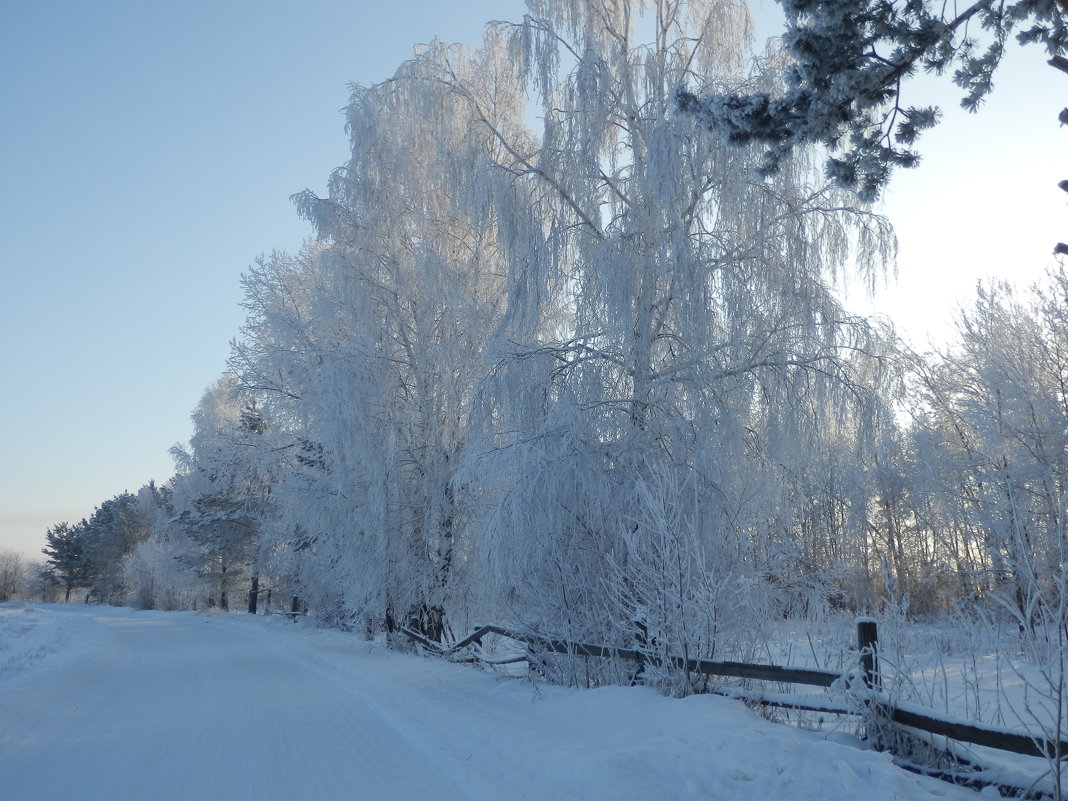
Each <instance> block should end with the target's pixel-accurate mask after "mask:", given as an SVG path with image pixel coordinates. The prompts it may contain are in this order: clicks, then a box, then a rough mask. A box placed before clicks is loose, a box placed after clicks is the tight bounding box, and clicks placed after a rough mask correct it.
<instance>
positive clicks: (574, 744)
mask: <svg viewBox="0 0 1068 801" xmlns="http://www.w3.org/2000/svg"><path fill="white" fill-rule="evenodd" d="M988 792H989V791H988ZM0 798H2V799H3V800H4V801H60V799H77V800H78V801H152V799H159V801H172V800H173V801H179V800H183V801H184V800H185V799H189V801H246V800H247V801H333V800H334V799H338V800H341V799H346V800H350V801H355V800H357V799H368V800H369V801H370V800H371V799H374V800H375V801H378V800H380V799H381V800H382V801H385V800H388V799H420V800H421V801H422V800H426V801H433V800H436V799H441V801H448V800H449V799H475V800H476V801H482V800H483V799H484V800H485V801H490V800H491V799H492V801H505V800H506V799H508V800H510V799H539V800H540V799H613V800H615V799H642V801H656V800H657V799H702V798H703V799H739V800H742V799H744V801H753V800H754V799H791V801H805V800H806V799H814V800H815V799H819V800H820V801H824V800H825V801H837V800H838V799H841V801H845V800H846V799H849V801H855V799H857V798H864V799H865V801H877V800H878V799H901V801H904V800H905V799H932V798H951V799H973V801H974V799H976V798H977V794H976V793H973V792H971V791H967V790H963V789H960V788H956V787H951V786H948V785H945V784H942V783H939V782H936V781H934V780H929V779H923V778H920V777H916V776H912V775H910V774H907V773H904V772H902V771H900V770H898V769H897V768H895V767H894V766H893V765H891V763H890V761H889V758H888V757H887V756H886V755H884V754H876V753H873V752H869V751H864V750H861V749H859V748H858V747H856V746H855V745H854V744H851V743H850V738H848V737H846V736H844V735H842V734H839V735H831V736H830V737H828V736H826V735H818V734H811V733H808V732H801V731H797V730H794V729H791V728H788V727H784V726H777V725H775V724H772V723H768V722H766V721H763V720H761V719H760V718H759V717H757V716H756V715H755V714H753V713H752V712H749V711H748V710H746V709H745V708H743V707H742V706H740V705H739V704H737V703H733V702H730V701H727V700H725V699H722V698H716V697H710V696H701V697H693V698H687V699H683V700H673V699H668V698H663V697H661V696H659V695H657V694H656V693H655V692H653V691H651V690H649V689H644V688H603V689H599V690H593V691H579V690H569V689H565V688H559V687H548V686H539V687H535V686H533V685H531V684H530V683H529V682H527V681H523V680H515V679H502V678H496V677H494V676H493V675H492V674H487V673H481V672H478V671H475V670H472V669H470V668H465V667H462V666H458V665H449V664H443V663H441V662H437V661H432V660H427V659H421V658H417V657H412V656H406V655H403V654H397V653H392V652H390V651H387V650H386V649H385V648H383V647H382V646H381V645H375V646H372V645H371V644H369V643H366V642H363V641H361V640H360V639H359V638H358V637H356V636H353V635H351V634H344V633H341V632H333V631H316V630H312V629H307V628H303V627H301V626H296V625H292V624H289V623H287V622H285V621H284V620H282V619H280V618H251V617H249V616H243V615H198V614H193V613H161V612H140V611H134V610H130V609H112V608H107V607H86V606H73V605H72V606H64V605H49V606H32V605H19V604H0Z"/></svg>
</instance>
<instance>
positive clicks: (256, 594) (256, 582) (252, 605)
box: [248, 576, 260, 615]
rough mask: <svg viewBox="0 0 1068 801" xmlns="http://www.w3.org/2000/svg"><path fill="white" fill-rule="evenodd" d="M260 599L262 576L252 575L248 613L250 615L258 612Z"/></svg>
mask: <svg viewBox="0 0 1068 801" xmlns="http://www.w3.org/2000/svg"><path fill="white" fill-rule="evenodd" d="M259 599H260V577H259V576H253V577H252V586H251V587H249V591H248V613H249V614H250V615H254V614H256V606H257V604H258V603H259Z"/></svg>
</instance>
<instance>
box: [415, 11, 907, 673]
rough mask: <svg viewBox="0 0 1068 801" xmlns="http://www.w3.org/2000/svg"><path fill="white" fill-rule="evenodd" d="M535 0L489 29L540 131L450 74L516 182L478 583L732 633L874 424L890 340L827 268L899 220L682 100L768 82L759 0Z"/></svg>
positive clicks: (528, 605)
mask: <svg viewBox="0 0 1068 801" xmlns="http://www.w3.org/2000/svg"><path fill="white" fill-rule="evenodd" d="M529 6H530V11H531V13H530V15H529V16H528V17H527V18H526V20H525V21H524V22H523V23H521V24H515V25H498V26H495V27H494V28H493V29H492V30H491V31H490V33H489V35H488V37H487V43H486V47H488V48H494V49H499V50H500V51H501V52H503V53H505V54H507V55H504V56H500V57H497V58H496V59H495V61H496V62H497V63H499V64H501V65H504V66H509V67H511V68H512V69H513V70H514V71H515V74H517V75H518V80H519V81H521V82H522V83H523V84H524V85H526V86H529V87H530V88H531V89H532V91H533V93H534V96H535V99H536V103H535V106H536V108H535V111H534V114H535V115H536V116H537V117H538V118H540V119H541V120H542V128H541V131H540V137H539V138H537V139H530V138H529V137H527V138H514V137H513V136H512V135H510V134H509V133H508V132H506V131H504V130H502V128H501V126H499V125H497V124H496V121H495V117H494V110H493V108H492V107H491V106H489V104H487V103H485V102H484V101H483V100H482V99H481V98H480V96H479V93H478V90H477V87H473V86H471V85H470V83H469V82H467V81H465V79H464V77H463V76H462V75H460V74H450V75H449V86H450V87H451V88H452V90H453V91H454V93H456V94H457V95H459V96H460V97H462V98H464V99H465V100H466V101H467V103H468V104H469V105H470V106H471V108H472V109H474V113H475V115H476V117H477V118H478V119H479V120H480V121H481V124H482V127H483V129H484V131H485V135H486V136H488V137H489V139H490V141H491V142H492V143H494V144H495V145H496V150H495V156H496V159H497V164H498V167H499V169H500V171H501V173H503V174H505V175H506V176H510V178H511V182H512V187H511V190H510V192H497V193H488V194H487V199H488V200H487V202H488V203H490V204H491V205H492V209H493V213H494V214H495V215H497V218H498V220H499V223H498V224H499V226H500V228H501V230H502V231H504V232H507V235H506V236H505V238H504V246H505V249H506V250H505V252H506V253H507V257H508V265H509V276H508V277H509V282H508V300H509V305H508V309H507V311H506V313H505V315H504V318H503V320H502V323H501V325H500V327H499V329H498V330H497V332H496V334H495V337H494V342H493V356H494V359H495V365H494V372H493V374H492V375H491V376H490V377H488V378H487V379H486V381H484V382H483V384H482V387H481V392H480V395H479V397H478V405H477V406H476V415H477V418H476V419H477V421H478V423H479V430H480V432H481V434H482V438H481V439H480V440H479V441H478V442H479V447H478V448H477V449H476V450H475V451H474V452H472V453H470V454H469V459H468V464H469V465H471V467H470V470H469V472H467V473H465V475H466V476H468V477H471V478H472V481H473V483H474V484H475V485H477V486H478V488H479V492H481V493H482V495H483V497H488V498H493V504H492V507H491V510H490V512H489V513H488V514H487V515H486V516H485V519H484V522H483V524H482V526H481V528H480V535H479V538H478V540H477V544H476V548H475V551H476V553H477V555H478V557H479V558H480V559H481V560H482V562H483V564H484V566H485V571H486V572H485V573H484V579H483V585H482V586H484V587H489V588H492V591H491V596H492V599H493V602H495V603H498V604H499V607H498V609H501V608H503V609H505V610H507V613H508V614H511V615H514V616H515V617H516V618H518V619H519V620H521V621H523V622H526V623H529V624H530V625H535V626H538V627H539V628H542V629H544V628H551V629H553V630H556V631H559V632H561V633H565V634H568V635H572V636H575V637H578V638H581V637H584V636H586V637H602V638H603V637H604V636H606V635H608V634H610V633H611V632H615V634H614V635H611V636H617V637H620V638H631V639H633V638H635V637H637V636H639V635H642V636H649V637H652V636H653V635H652V634H651V632H656V635H655V636H656V639H657V641H658V642H659V643H660V644H661V647H665V648H669V649H673V650H674V651H675V652H678V651H680V650H687V649H690V650H691V652H693V651H696V650H700V651H702V652H704V653H717V652H719V650H720V649H723V648H726V647H730V646H729V645H727V643H729V642H730V640H731V638H730V636H728V635H727V634H726V633H725V632H724V631H723V628H722V627H724V626H728V625H729V624H730V623H729V622H730V621H734V622H736V623H739V622H741V621H742V620H743V618H742V617H739V616H738V615H737V611H738V610H739V609H754V608H757V607H759V606H761V605H762V604H763V602H764V600H766V599H765V598H760V599H759V601H758V599H757V598H756V597H755V596H754V593H755V594H759V592H760V587H761V586H764V582H763V579H764V578H766V577H767V573H768V571H769V570H773V572H775V573H780V574H785V573H787V572H788V571H789V570H791V569H792V566H793V560H795V559H796V558H797V555H798V548H799V543H798V537H799V535H800V530H799V521H800V520H801V518H802V517H803V516H804V514H805V511H804V501H803V500H802V498H801V495H803V493H800V494H799V493H797V492H795V490H794V489H793V488H791V484H792V483H796V482H801V483H803V482H804V480H805V479H804V478H801V477H803V476H805V475H807V474H808V473H809V472H810V471H809V470H808V465H809V463H810V461H811V460H812V458H813V455H814V454H819V453H820V450H821V446H826V447H842V446H845V447H847V448H852V449H853V453H854V454H857V453H859V452H861V451H862V450H863V449H864V447H865V445H866V443H868V442H869V441H870V439H871V437H872V435H873V432H874V431H875V428H876V426H877V423H878V419H879V413H880V409H879V401H878V396H877V389H878V388H881V387H882V386H883V385H882V383H881V382H882V381H883V380H884V378H885V376H886V373H885V371H884V370H883V369H882V364H881V362H880V358H879V357H880V355H881V353H882V351H883V347H884V346H883V344H882V343H881V342H880V338H879V336H878V334H877V333H876V332H875V331H873V330H872V328H871V327H870V326H869V325H868V324H867V323H866V322H865V321H862V320H859V319H856V318H853V317H851V316H850V315H849V314H847V313H846V312H845V311H844V310H843V308H842V307H841V305H840V304H839V303H838V301H837V300H836V299H835V296H834V294H833V293H832V291H831V289H830V282H832V281H833V280H834V279H836V278H840V277H842V275H843V272H844V271H845V270H846V269H847V264H848V262H847V258H848V255H847V254H848V253H849V245H850V244H853V245H855V246H856V248H855V250H854V251H853V253H854V256H855V257H856V258H857V261H856V262H855V263H854V266H856V267H857V268H859V269H860V271H861V273H862V274H863V275H864V276H865V277H869V276H870V275H871V274H873V273H874V272H877V271H878V269H879V268H880V266H881V264H882V263H883V259H884V258H885V257H887V256H888V255H889V252H890V250H891V249H892V237H891V234H890V232H889V230H888V228H887V226H886V225H885V223H884V222H883V221H882V220H881V219H880V218H879V217H877V216H875V215H873V214H871V213H870V212H867V211H865V210H863V209H857V208H855V207H852V206H851V205H850V203H849V202H847V201H846V200H845V199H843V198H842V197H841V196H840V195H839V194H838V193H837V192H836V191H835V190H834V189H833V188H830V187H828V186H826V185H824V184H823V182H822V181H820V180H819V177H818V174H817V173H816V172H815V171H814V170H813V169H811V167H810V164H809V162H808V161H807V160H806V159H805V158H804V157H803V156H802V155H800V154H799V155H798V156H797V157H795V158H793V159H791V160H789V161H788V162H786V163H785V164H784V166H783V169H782V170H780V172H779V173H778V175H776V176H775V177H774V178H773V179H771V180H767V181H765V180H760V179H757V178H755V177H754V175H755V173H754V167H755V166H756V164H757V163H758V161H759V159H760V158H761V154H760V153H759V152H757V151H754V150H750V149H744V148H733V147H727V146H725V145H724V144H722V143H721V142H719V141H718V140H716V139H715V138H713V137H711V136H709V135H708V134H707V132H705V131H704V130H703V129H702V128H701V127H700V126H699V125H697V124H696V123H695V121H694V120H693V119H692V117H690V116H687V115H680V114H676V113H673V109H674V105H673V104H674V99H673V98H674V94H673V92H674V87H676V86H677V85H679V84H680V82H682V81H684V80H685V81H689V82H691V83H694V82H697V83H699V84H700V85H701V86H705V87H709V88H711V87H715V86H724V87H730V86H740V85H743V84H746V85H753V86H768V87H770V86H773V85H775V83H776V81H777V80H778V71H777V67H778V66H779V64H780V61H779V60H778V58H777V56H776V54H774V53H772V54H769V56H768V58H767V59H766V60H764V61H763V62H761V64H760V65H759V69H758V70H757V71H756V72H755V73H752V74H750V73H748V72H744V71H743V67H742V62H743V55H744V53H745V52H746V47H747V45H748V42H747V40H746V31H747V24H748V18H747V12H746V10H745V8H744V6H742V5H740V4H737V3H732V2H690V3H684V2H666V1H665V2H654V3H649V4H648V5H647V7H645V13H642V12H641V9H640V8H639V6H637V5H632V4H629V3H617V2H607V1H605V2H598V1H596V0H588V1H584V2H568V3H563V2H531V3H530V4H529ZM431 55H434V57H436V58H437V59H438V61H439V63H440V64H441V65H442V70H443V71H445V72H449V70H450V67H451V53H450V51H448V50H445V49H441V50H439V51H438V52H437V53H436V54H431ZM513 80H516V79H513ZM832 443H838V445H837V446H832ZM491 445H492V447H491ZM772 566H775V567H774V569H773V568H772ZM643 632H644V633H645V634H642V633H643ZM736 633H737V630H736Z"/></svg>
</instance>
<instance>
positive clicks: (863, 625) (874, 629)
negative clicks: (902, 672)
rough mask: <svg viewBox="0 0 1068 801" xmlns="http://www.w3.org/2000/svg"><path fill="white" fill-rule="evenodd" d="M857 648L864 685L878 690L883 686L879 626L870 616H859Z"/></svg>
mask: <svg viewBox="0 0 1068 801" xmlns="http://www.w3.org/2000/svg"><path fill="white" fill-rule="evenodd" d="M857 650H858V651H859V652H860V668H861V671H862V672H863V674H864V686H865V687H867V688H868V689H869V690H878V689H879V688H880V687H881V686H882V680H881V679H880V676H879V628H878V626H877V625H876V623H875V621H874V620H872V619H871V618H870V617H858V618H857Z"/></svg>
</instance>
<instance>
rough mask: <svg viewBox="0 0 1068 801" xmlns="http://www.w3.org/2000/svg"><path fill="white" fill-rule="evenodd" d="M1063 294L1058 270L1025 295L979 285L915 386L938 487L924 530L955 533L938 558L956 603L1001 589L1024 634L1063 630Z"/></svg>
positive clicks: (922, 438)
mask: <svg viewBox="0 0 1068 801" xmlns="http://www.w3.org/2000/svg"><path fill="white" fill-rule="evenodd" d="M1066 293H1068V276H1066V274H1065V272H1064V270H1063V269H1059V270H1055V271H1053V272H1052V273H1051V275H1050V276H1049V279H1048V280H1047V281H1046V282H1045V283H1044V284H1042V285H1040V286H1036V287H1034V288H1033V289H1032V292H1031V294H1030V296H1029V297H1028V296H1025V295H1023V294H1022V293H1017V292H1016V291H1014V290H1013V289H1012V288H1010V287H1009V286H1007V285H1005V284H1003V283H995V284H992V285H990V286H985V287H980V289H979V292H978V295H977V298H976V301H975V304H974V306H973V307H972V308H971V309H970V310H967V311H965V312H962V314H961V316H960V319H959V323H958V329H959V338H958V342H957V343H956V345H955V346H954V347H953V348H951V349H949V350H948V351H947V352H946V353H944V354H942V355H941V356H940V357H939V358H938V359H936V360H935V362H934V364H933V365H932V366H931V367H929V368H928V370H927V371H926V372H924V374H923V376H922V383H921V385H920V386H921V389H922V400H923V406H922V407H920V408H922V409H923V410H924V414H923V415H922V416H921V417H920V418H919V419H918V421H917V425H916V426H914V436H915V438H916V440H917V441H918V442H919V443H920V445H921V447H922V449H923V450H922V453H921V457H922V462H923V463H924V464H925V465H929V467H927V468H926V469H927V472H928V473H929V474H933V477H934V478H937V480H936V481H929V482H927V486H928V487H929V488H930V489H929V492H931V499H930V500H929V502H928V503H929V504H930V506H929V507H928V509H929V511H930V512H931V517H930V518H929V519H927V520H926V521H925V522H927V525H928V527H929V529H930V530H931V531H932V532H936V533H937V532H939V531H940V530H942V531H946V530H948V531H952V532H955V533H956V534H957V536H958V538H959V540H960V543H959V545H957V546H956V547H953V548H943V554H944V555H945V556H946V557H948V558H950V559H952V560H953V561H951V564H952V563H953V562H956V564H957V565H958V570H959V572H960V581H961V585H962V587H961V591H962V593H963V592H965V591H967V592H968V594H970V595H973V596H974V595H979V594H982V593H985V592H989V591H990V590H998V591H999V592H1000V594H1001V596H1002V597H1004V598H1005V599H1008V600H1009V602H1010V603H1011V604H1012V605H1013V606H1014V607H1015V609H1016V612H1017V614H1018V616H1019V620H1020V622H1021V624H1022V625H1025V626H1029V625H1030V624H1031V623H1032V622H1033V621H1034V620H1037V619H1039V618H1041V619H1043V620H1046V621H1051V620H1052V622H1055V623H1056V624H1057V626H1063V624H1064V620H1063V619H1060V618H1061V617H1063V614H1064V612H1063V610H1064V608H1065V605H1064V603H1063V601H1064V599H1063V598H1062V597H1061V589H1060V588H1062V587H1063V586H1064V575H1063V571H1064V564H1065V555H1066V545H1068V539H1066V537H1068V531H1066V527H1065V520H1066V508H1068V506H1066V503H1068V501H1066V499H1068V487H1066V481H1068V433H1066V432H1068V339H1066V336H1065V332H1066V331H1068V328H1066V325H1065V324H1066V322H1068V321H1066V316H1065V310H1064V298H1065V297H1066ZM955 552H957V553H961V552H963V554H965V557H964V558H959V557H956V556H955ZM1051 610H1052V611H1051Z"/></svg>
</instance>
